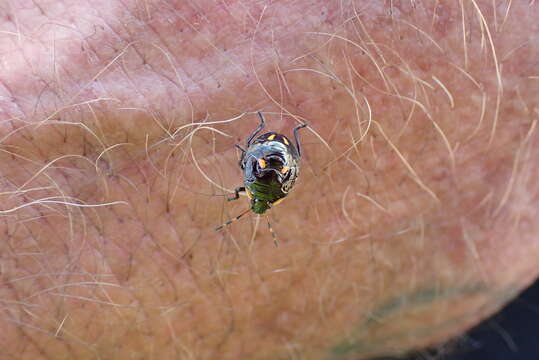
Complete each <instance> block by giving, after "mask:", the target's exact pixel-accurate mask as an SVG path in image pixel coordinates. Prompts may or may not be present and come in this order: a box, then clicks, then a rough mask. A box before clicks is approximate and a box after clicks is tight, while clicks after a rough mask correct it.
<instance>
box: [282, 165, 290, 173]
mask: <svg viewBox="0 0 539 360" xmlns="http://www.w3.org/2000/svg"><path fill="white" fill-rule="evenodd" d="M289 169H290V166H283V168H282V169H281V174H286V173H287V172H288V170H289Z"/></svg>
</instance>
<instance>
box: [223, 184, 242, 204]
mask: <svg viewBox="0 0 539 360" xmlns="http://www.w3.org/2000/svg"><path fill="white" fill-rule="evenodd" d="M244 191H245V186H239V187H237V188H236V189H234V196H232V197H229V198H228V199H227V200H228V201H232V200H238V199H239V198H240V192H244Z"/></svg>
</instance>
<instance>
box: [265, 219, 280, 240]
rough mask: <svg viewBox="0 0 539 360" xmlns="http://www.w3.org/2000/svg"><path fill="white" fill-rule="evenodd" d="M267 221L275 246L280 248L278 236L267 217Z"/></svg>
mask: <svg viewBox="0 0 539 360" xmlns="http://www.w3.org/2000/svg"><path fill="white" fill-rule="evenodd" d="M266 220H267V222H268V229H269V232H270V233H271V236H272V237H273V244H275V247H279V242H278V241H277V235H275V231H273V227H272V226H271V223H270V221H269V218H268V217H267V216H266Z"/></svg>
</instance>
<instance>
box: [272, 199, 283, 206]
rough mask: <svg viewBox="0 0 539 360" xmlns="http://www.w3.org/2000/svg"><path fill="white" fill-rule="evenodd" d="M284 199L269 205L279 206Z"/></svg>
mask: <svg viewBox="0 0 539 360" xmlns="http://www.w3.org/2000/svg"><path fill="white" fill-rule="evenodd" d="M284 199H285V198H280V199H279V200H277V201H275V202H274V203H273V204H271V205H273V206H275V205H279V204H280V203H282V202H283V200H284Z"/></svg>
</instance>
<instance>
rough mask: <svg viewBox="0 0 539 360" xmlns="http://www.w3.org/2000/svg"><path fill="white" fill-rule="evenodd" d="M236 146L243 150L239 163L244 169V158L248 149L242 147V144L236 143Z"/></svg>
mask: <svg viewBox="0 0 539 360" xmlns="http://www.w3.org/2000/svg"><path fill="white" fill-rule="evenodd" d="M234 146H236V147H237V148H238V149H240V151H241V156H240V161H238V165H239V167H240V168H241V169H243V158H244V157H245V151H246V150H245V149H244V148H242V147H241V145H240V144H235V145H234Z"/></svg>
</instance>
